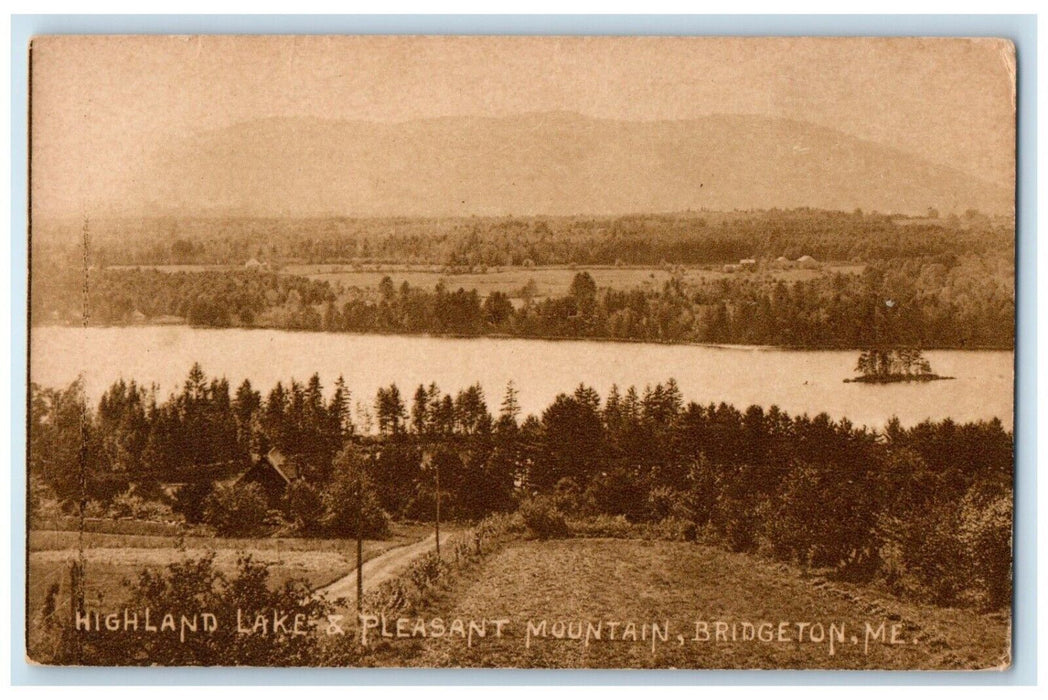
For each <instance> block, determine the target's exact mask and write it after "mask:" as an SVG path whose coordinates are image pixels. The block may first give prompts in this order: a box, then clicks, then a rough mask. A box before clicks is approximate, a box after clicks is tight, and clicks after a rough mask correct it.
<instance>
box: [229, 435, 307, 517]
mask: <svg viewBox="0 0 1048 700" xmlns="http://www.w3.org/2000/svg"><path fill="white" fill-rule="evenodd" d="M251 462H252V463H251V466H250V467H249V468H248V470H247V471H245V472H244V473H243V474H241V475H240V478H238V479H237V480H236V483H237V485H240V484H258V485H259V487H260V488H261V489H262V491H263V493H265V494H266V498H268V499H269V501H270V502H271V503H273V502H276V501H278V500H280V499H281V498H282V497H283V496H284V493H285V491H287V487H288V486H290V485H291V482H292V481H294V480H295V479H296V478H297V477H298V474H297V473H296V470H295V466H294V465H293V464H292V463H290V462H288V460H287V458H286V457H285V456H284V455H283V453H282V452H281V451H280V450H278V449H277V448H275V447H274V448H273V449H271V450H270V451H269V452H267V453H266V454H264V455H257V456H256V455H252V460H251Z"/></svg>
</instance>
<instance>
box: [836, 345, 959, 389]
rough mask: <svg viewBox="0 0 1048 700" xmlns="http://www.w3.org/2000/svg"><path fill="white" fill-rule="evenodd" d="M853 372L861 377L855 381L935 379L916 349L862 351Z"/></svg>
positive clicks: (920, 353)
mask: <svg viewBox="0 0 1048 700" xmlns="http://www.w3.org/2000/svg"><path fill="white" fill-rule="evenodd" d="M855 371H856V372H859V373H860V374H861V375H862V376H861V377H859V378H858V379H857V380H856V381H867V382H869V381H873V382H879V381H900V380H909V379H937V378H938V376H937V375H935V374H934V373H932V366H931V364H930V363H929V362H928V360H927V359H925V357H924V353H922V352H921V351H920V350H919V349H918V348H874V349H870V350H863V351H862V354H860V355H859V361H858V362H857V363H856V365H855Z"/></svg>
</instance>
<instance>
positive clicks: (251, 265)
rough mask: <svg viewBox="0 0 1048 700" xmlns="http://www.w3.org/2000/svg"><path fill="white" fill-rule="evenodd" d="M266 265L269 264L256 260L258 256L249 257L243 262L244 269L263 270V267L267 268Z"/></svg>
mask: <svg viewBox="0 0 1048 700" xmlns="http://www.w3.org/2000/svg"><path fill="white" fill-rule="evenodd" d="M268 267H269V266H268V265H266V264H265V263H261V262H259V261H258V258H251V259H250V260H248V261H247V262H246V263H244V269H245V270H256V271H260V270H265V269H266V268H268Z"/></svg>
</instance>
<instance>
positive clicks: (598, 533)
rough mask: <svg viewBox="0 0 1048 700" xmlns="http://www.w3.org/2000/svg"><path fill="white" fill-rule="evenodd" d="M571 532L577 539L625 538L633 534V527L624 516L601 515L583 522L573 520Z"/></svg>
mask: <svg viewBox="0 0 1048 700" xmlns="http://www.w3.org/2000/svg"><path fill="white" fill-rule="evenodd" d="M571 531H572V532H573V533H574V534H575V535H577V536H579V537H616V538H620V539H621V538H627V537H630V536H631V535H632V534H633V526H632V525H630V521H629V520H626V516H624V515H608V514H606V513H601V514H600V515H597V516H594V517H592V518H585V519H584V520H573V521H572V523H571Z"/></svg>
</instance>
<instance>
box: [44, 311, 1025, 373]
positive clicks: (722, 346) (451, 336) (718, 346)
mask: <svg viewBox="0 0 1048 700" xmlns="http://www.w3.org/2000/svg"><path fill="white" fill-rule="evenodd" d="M34 328H72V329H84V328H97V329H103V328H105V329H108V328H118V329H122V328H185V329H187V330H204V331H225V330H238V331H276V332H280V333H323V334H326V335H348V336H354V337H367V336H382V337H404V338H432V339H435V340H536V341H547V342H576V343H622V344H640V345H663V346H684V347H697V348H707V349H711V350H740V351H750V352H774V351H790V352H862V351H863V350H864V349H865V348H863V347H845V346H824V345H814V346H812V345H746V344H735V343H704V342H699V341H679V340H658V339H653V338H613V337H600V336H542V335H510V334H508V333H483V334H478V335H474V334H467V333H421V332H419V333H405V332H389V331H377V330H376V331H328V330H323V329H308V328H279V327H276V326H194V325H190V324H188V323H113V324H104V325H103V324H90V325H88V326H82V325H78V324H71V323H31V324H29V333H30V337H31V336H32V330H33V329H34ZM921 349H922V350H925V351H928V352H1008V353H1011V354H1013V355H1014V354H1015V348H1014V346H1013V347H1000V346H993V345H988V346H977V347H972V346H966V347H955V346H948V345H944V346H927V347H922V348H921ZM942 378H943V379H953V377H942ZM844 381H846V382H848V381H852V382H854V381H859V382H863V381H864V380H862V379H850V380H849V379H845V380H844ZM917 381H927V380H917ZM865 383H870V382H865Z"/></svg>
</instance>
